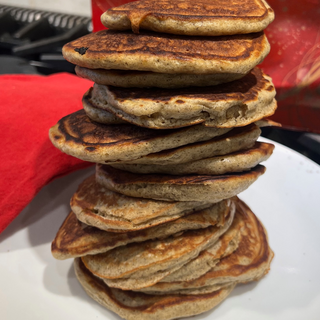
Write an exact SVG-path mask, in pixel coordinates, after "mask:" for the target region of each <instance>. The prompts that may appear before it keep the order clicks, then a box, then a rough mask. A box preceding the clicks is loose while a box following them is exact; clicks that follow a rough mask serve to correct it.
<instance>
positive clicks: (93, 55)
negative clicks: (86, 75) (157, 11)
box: [63, 30, 269, 73]
mask: <svg viewBox="0 0 320 320" xmlns="http://www.w3.org/2000/svg"><path fill="white" fill-rule="evenodd" d="M268 46H269V45H268V44H267V40H266V38H265V35H264V33H263V32H259V33H252V34H247V35H235V36H228V37H183V36H175V35H168V34H160V33H154V32H153V33H151V32H143V33H140V34H138V35H137V34H134V33H132V32H129V31H112V30H103V31H99V32H96V33H91V34H89V35H86V36H84V37H81V38H79V39H76V40H74V41H72V42H69V43H68V44H66V45H65V46H64V47H63V54H64V57H65V58H66V59H67V60H68V61H69V62H71V63H74V64H76V65H79V66H81V67H86V68H92V69H97V68H104V69H121V70H145V71H154V72H164V73H166V72H167V73H177V72H181V73H188V72H190V71H191V69H190V68H189V65H190V64H192V70H193V72H194V73H212V70H210V69H208V70H207V67H205V66H204V67H203V68H201V70H200V69H198V67H199V66H195V65H194V64H199V61H202V62H204V63H207V62H210V61H211V62H214V64H215V65H214V66H213V67H214V68H215V70H216V71H217V65H216V63H217V62H219V65H220V62H221V69H223V68H224V67H227V65H228V66H229V65H231V64H233V63H235V65H237V68H239V66H240V64H241V62H243V63H244V62H245V61H246V60H247V59H250V58H252V59H259V58H258V57H260V54H261V53H262V52H265V51H266V47H268ZM265 53H266V52H265ZM150 59H155V60H150ZM133 60H134V61H133ZM149 63H150V64H149ZM200 64H201V62H200ZM218 69H220V67H218ZM231 71H233V70H230V72H231ZM220 72H224V70H220ZM239 72H243V70H240V71H239ZM191 73H192V72H191Z"/></svg>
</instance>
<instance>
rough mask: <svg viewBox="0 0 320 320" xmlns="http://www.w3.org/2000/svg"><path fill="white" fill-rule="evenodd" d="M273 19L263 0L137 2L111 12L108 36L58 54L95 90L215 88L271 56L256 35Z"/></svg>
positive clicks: (74, 43) (88, 39)
mask: <svg viewBox="0 0 320 320" xmlns="http://www.w3.org/2000/svg"><path fill="white" fill-rule="evenodd" d="M273 18H274V14H273V11H272V9H271V8H270V7H269V6H268V4H267V3H266V2H265V1H264V0H245V1H239V0H236V1H232V2H230V1H223V3H221V1H213V0H210V1H208V0H202V1H200V2H199V1H198V2H197V3H194V2H192V1H188V0H179V1H175V2H174V3H171V2H169V1H167V0H162V1H150V0H142V1H136V2H132V3H128V4H126V5H123V6H120V7H116V8H112V9H109V10H108V11H107V12H105V13H104V14H103V15H102V22H103V23H104V25H105V26H106V27H108V28H109V29H110V30H103V31H99V32H97V33H93V34H89V35H86V36H84V37H82V38H80V39H77V40H74V41H72V42H70V43H68V44H67V45H65V46H64V48H63V54H64V57H65V58H66V59H67V60H68V61H70V62H71V63H74V64H76V65H77V68H76V71H77V73H78V74H79V75H80V76H82V77H85V78H89V79H91V80H93V81H94V82H96V83H98V84H104V85H114V86H119V87H135V86H137V87H145V86H146V87H148V86H156V87H166V88H168V87H184V86H191V85H196V86H198V85H200V86H203V85H216V84H219V83H225V82H230V81H233V80H236V79H239V78H241V77H243V76H244V75H246V74H247V73H248V72H249V71H250V70H251V69H252V68H254V67H255V66H256V65H257V64H259V63H260V62H262V60H263V59H264V58H265V56H266V55H267V54H268V53H269V50H270V46H269V43H268V40H267V38H266V37H265V35H264V33H263V32H262V31H263V29H264V28H265V27H266V26H267V25H268V24H269V23H270V22H271V21H272V20H273ZM131 28H132V30H133V31H134V32H132V31H131V30H128V29H131ZM140 29H144V30H143V31H140ZM146 29H147V30H146ZM150 30H151V32H150ZM200 75H201V76H200ZM203 75H206V76H205V78H203Z"/></svg>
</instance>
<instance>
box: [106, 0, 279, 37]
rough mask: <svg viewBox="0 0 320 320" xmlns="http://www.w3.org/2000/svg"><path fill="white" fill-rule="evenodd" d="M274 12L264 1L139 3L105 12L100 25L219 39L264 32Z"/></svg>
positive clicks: (164, 0) (163, 0) (149, 0)
mask: <svg viewBox="0 0 320 320" xmlns="http://www.w3.org/2000/svg"><path fill="white" fill-rule="evenodd" d="M273 19H274V12H273V10H272V9H271V8H270V6H269V5H268V4H267V3H266V2H265V1H264V0H237V1H235V0H233V1H228V0H224V1H221V0H219V1H217V0H199V1H197V2H194V1H192V0H178V1H170V0H158V1H153V0H140V1H135V2H131V3H127V4H124V5H122V6H119V7H115V8H111V9H109V10H107V11H106V12H105V13H104V14H102V16H101V22H102V24H103V25H104V26H105V27H107V28H109V29H115V30H127V29H132V31H133V32H136V33H139V29H140V28H141V29H148V30H152V31H156V32H165V33H173V34H182V35H191V36H194V35H196V36H220V35H227V34H232V35H233V34H238V33H251V32H259V31H262V30H264V29H265V28H266V27H267V26H268V24H269V23H270V22H272V21H273Z"/></svg>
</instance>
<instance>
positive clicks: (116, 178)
mask: <svg viewBox="0 0 320 320" xmlns="http://www.w3.org/2000/svg"><path fill="white" fill-rule="evenodd" d="M265 170H266V168H265V167H264V166H262V165H257V166H256V167H254V168H253V169H251V170H250V171H247V172H241V173H232V174H223V175H215V176H209V175H185V176H172V175H165V174H161V175H160V174H144V175H141V174H135V173H131V172H127V171H122V170H119V169H116V168H112V167H110V166H107V165H100V164H98V165H97V171H98V172H99V173H98V175H99V174H100V172H101V173H102V174H104V175H105V177H107V178H108V179H109V180H110V181H112V183H114V184H116V185H131V184H132V185H134V184H138V183H147V184H150V185H153V184H166V185H175V186H179V185H180V186H183V185H205V184H207V183H209V184H210V183H213V184H214V183H216V184H218V183H219V182H223V181H226V180H230V181H235V180H238V179H239V180H241V179H250V177H251V176H252V177H258V176H260V175H261V174H263V173H264V172H265Z"/></svg>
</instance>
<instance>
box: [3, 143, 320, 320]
mask: <svg viewBox="0 0 320 320" xmlns="http://www.w3.org/2000/svg"><path fill="white" fill-rule="evenodd" d="M275 144H276V143H275ZM265 165H266V167H267V169H268V170H267V172H266V174H265V175H264V176H262V177H261V178H259V180H258V181H257V182H256V183H255V184H254V185H253V186H251V187H250V188H249V189H248V190H247V191H245V192H244V193H242V194H241V196H240V197H241V198H242V199H243V200H245V201H246V202H247V203H248V205H249V206H250V207H251V209H253V211H254V212H255V213H256V214H257V216H258V217H259V218H260V220H262V222H263V223H264V225H265V226H266V228H267V230H268V232H269V238H270V244H271V247H272V249H273V250H274V252H275V258H274V260H273V262H272V265H271V271H270V273H269V274H268V275H267V276H266V277H265V278H264V279H262V280H261V281H259V282H257V283H250V284H245V285H238V286H237V288H236V289H235V290H234V291H233V293H232V294H231V295H230V296H229V297H228V298H227V299H226V300H225V301H224V302H223V303H222V304H220V305H219V306H218V307H217V308H215V309H214V310H212V311H210V312H206V313H204V314H202V315H199V316H197V317H194V318H192V319H215V320H227V319H228V320H231V319H232V320H234V319H237V320H241V319H245V320H263V319H272V320H276V319H279V320H280V319H281V320H287V319H288V320H295V319H296V320H302V319H307V320H313V319H314V320H318V319H320V252H319V251H320V167H319V166H318V165H316V164H315V163H314V162H312V161H310V160H308V159H307V158H305V157H303V156H301V155H300V154H298V153H296V152H294V151H292V150H290V149H288V148H286V147H284V146H282V145H279V144H276V149H275V152H274V154H273V156H272V157H271V158H270V159H269V160H268V161H267V162H266V164H265ZM92 171H93V168H90V169H87V170H84V171H79V172H76V173H73V174H70V175H68V176H67V177H64V178H60V179H58V180H56V181H54V182H52V183H51V184H49V185H48V186H46V187H45V188H43V189H42V190H41V192H40V193H39V194H38V195H37V197H36V198H35V199H34V200H33V201H32V203H31V204H30V205H29V206H28V207H27V208H26V209H25V210H24V211H23V212H22V213H21V214H20V215H19V217H18V218H17V219H16V220H15V221H14V222H13V223H12V224H11V225H10V226H9V227H8V228H7V229H6V230H5V231H4V232H3V233H2V234H1V235H0V243H1V245H0V310H1V316H0V318H1V319H3V320H17V319H24V320H28V319H30V320H35V319H45V320H57V319H77V320H82V319H83V320H88V319H106V320H119V319H120V318H119V317H118V316H117V315H115V314H113V313H112V312H109V311H108V310H105V309H104V308H102V307H101V306H100V305H99V304H98V303H96V302H94V301H93V300H91V299H90V298H88V297H87V295H86V294H85V292H84V291H83V289H82V287H81V286H80V285H79V284H78V282H77V280H76V278H75V274H74V271H73V268H72V261H71V260H67V261H57V260H55V259H54V258H53V257H52V256H51V252H50V243H51V241H52V240H53V238H54V236H55V234H56V232H57V230H58V228H59V227H60V225H61V223H62V221H63V219H64V218H65V216H66V215H67V214H68V213H69V204H68V202H69V199H70V197H71V195H72V193H73V192H74V191H75V190H76V188H77V185H78V184H79V183H80V182H81V181H82V180H83V179H84V178H85V177H86V176H88V175H89V174H91V173H92ZM18 196H19V195H17V197H18Z"/></svg>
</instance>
